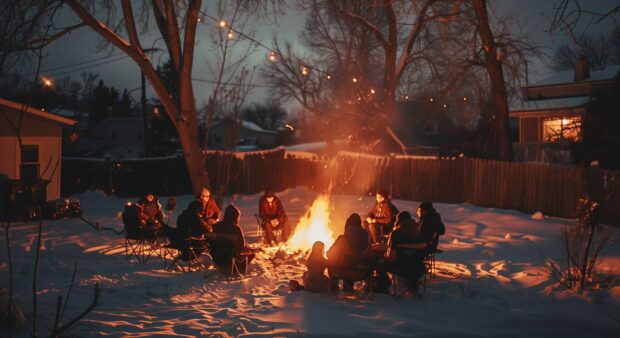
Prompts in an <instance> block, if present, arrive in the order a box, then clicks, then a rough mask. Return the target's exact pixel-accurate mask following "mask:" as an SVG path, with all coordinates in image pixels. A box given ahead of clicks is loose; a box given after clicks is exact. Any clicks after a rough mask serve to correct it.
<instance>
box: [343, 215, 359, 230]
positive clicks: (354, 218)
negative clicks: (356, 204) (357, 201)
mask: <svg viewBox="0 0 620 338" xmlns="http://www.w3.org/2000/svg"><path fill="white" fill-rule="evenodd" d="M361 226H362V218H361V217H360V215H358V214H351V216H349V218H347V221H346V223H345V224H344V229H345V231H346V230H347V228H351V227H355V228H359V227H361Z"/></svg>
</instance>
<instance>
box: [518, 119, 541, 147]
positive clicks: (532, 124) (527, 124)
mask: <svg viewBox="0 0 620 338" xmlns="http://www.w3.org/2000/svg"><path fill="white" fill-rule="evenodd" d="M539 127H540V119H539V118H538V117H524V118H521V135H520V142H521V143H529V142H540V129H539Z"/></svg>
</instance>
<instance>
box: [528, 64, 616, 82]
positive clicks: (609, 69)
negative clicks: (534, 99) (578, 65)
mask: <svg viewBox="0 0 620 338" xmlns="http://www.w3.org/2000/svg"><path fill="white" fill-rule="evenodd" d="M618 72H620V65H610V66H606V67H604V68H598V69H590V77H589V78H587V79H585V80H583V81H582V82H585V81H601V80H610V79H613V78H614V77H616V75H618ZM573 82H575V71H574V70H573V69H569V70H563V71H560V72H555V73H554V74H553V75H551V76H549V77H547V78H545V79H543V80H541V81H538V82H536V83H533V84H531V85H530V86H546V85H553V84H562V83H573Z"/></svg>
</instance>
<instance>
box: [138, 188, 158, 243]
mask: <svg viewBox="0 0 620 338" xmlns="http://www.w3.org/2000/svg"><path fill="white" fill-rule="evenodd" d="M138 209H139V218H140V229H141V231H142V235H143V236H144V237H155V236H157V234H158V233H159V231H160V230H161V228H162V220H163V217H164V214H163V213H162V211H161V204H159V200H158V199H157V198H156V197H155V195H153V194H151V193H147V194H146V195H145V196H144V197H142V198H141V199H140V200H139V201H138Z"/></svg>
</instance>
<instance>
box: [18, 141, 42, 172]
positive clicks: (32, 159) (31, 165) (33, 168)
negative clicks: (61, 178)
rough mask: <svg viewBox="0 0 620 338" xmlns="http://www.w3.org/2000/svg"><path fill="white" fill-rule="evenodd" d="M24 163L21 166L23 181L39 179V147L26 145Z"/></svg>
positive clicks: (23, 151)
mask: <svg viewBox="0 0 620 338" xmlns="http://www.w3.org/2000/svg"><path fill="white" fill-rule="evenodd" d="M21 155H22V163H21V164H20V166H19V173H20V178H21V179H22V180H36V179H37V178H39V146H38V145H36V144H25V145H23V146H22V153H21Z"/></svg>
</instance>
